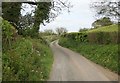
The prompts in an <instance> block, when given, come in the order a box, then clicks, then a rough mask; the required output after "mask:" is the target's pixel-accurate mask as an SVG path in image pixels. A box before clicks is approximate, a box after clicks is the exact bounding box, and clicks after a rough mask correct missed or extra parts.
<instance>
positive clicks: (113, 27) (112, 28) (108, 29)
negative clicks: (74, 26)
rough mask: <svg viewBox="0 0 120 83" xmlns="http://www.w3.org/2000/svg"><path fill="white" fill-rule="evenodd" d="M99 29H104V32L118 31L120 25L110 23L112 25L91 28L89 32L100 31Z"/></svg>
mask: <svg viewBox="0 0 120 83" xmlns="http://www.w3.org/2000/svg"><path fill="white" fill-rule="evenodd" d="M98 31H102V32H114V31H118V25H117V24H114V25H110V26H104V27H100V28H96V29H92V30H89V31H87V32H88V33H89V32H98Z"/></svg>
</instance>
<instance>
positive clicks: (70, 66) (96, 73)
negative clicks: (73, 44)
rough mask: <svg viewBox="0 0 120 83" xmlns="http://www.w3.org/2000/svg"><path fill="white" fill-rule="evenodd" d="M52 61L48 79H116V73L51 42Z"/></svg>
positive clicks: (56, 42)
mask: <svg viewBox="0 0 120 83" xmlns="http://www.w3.org/2000/svg"><path fill="white" fill-rule="evenodd" d="M50 46H51V48H52V51H53V53H54V63H53V67H52V71H51V74H50V79H49V81H118V75H117V74H115V73H113V72H111V71H109V70H108V69H105V68H103V67H101V66H99V65H97V64H95V63H93V62H91V61H90V60H88V59H86V58H85V57H83V56H81V55H80V54H78V53H76V52H74V51H71V50H69V49H67V48H64V47H61V46H59V45H58V41H54V42H52V43H51V45H50Z"/></svg>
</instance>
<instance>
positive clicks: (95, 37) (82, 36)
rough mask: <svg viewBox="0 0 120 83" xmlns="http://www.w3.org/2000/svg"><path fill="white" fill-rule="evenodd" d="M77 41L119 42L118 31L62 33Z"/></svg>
mask: <svg viewBox="0 0 120 83" xmlns="http://www.w3.org/2000/svg"><path fill="white" fill-rule="evenodd" d="M62 37H66V38H69V39H72V40H76V41H78V42H89V43H96V44H110V43H114V44H115V43H120V39H119V38H120V35H118V32H91V33H67V34H64V35H62Z"/></svg>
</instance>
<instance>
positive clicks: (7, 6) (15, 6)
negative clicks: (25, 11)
mask: <svg viewBox="0 0 120 83" xmlns="http://www.w3.org/2000/svg"><path fill="white" fill-rule="evenodd" d="M20 11H21V3H19V2H2V17H3V18H4V19H5V20H8V21H9V22H11V24H12V25H13V26H15V27H16V28H17V29H18V27H17V25H18V21H19V16H20Z"/></svg>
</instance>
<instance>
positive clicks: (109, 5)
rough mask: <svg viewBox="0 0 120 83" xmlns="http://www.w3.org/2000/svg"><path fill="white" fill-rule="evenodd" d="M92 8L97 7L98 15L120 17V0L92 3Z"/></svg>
mask: <svg viewBox="0 0 120 83" xmlns="http://www.w3.org/2000/svg"><path fill="white" fill-rule="evenodd" d="M91 8H93V9H95V11H96V15H98V16H107V17H114V18H115V19H119V16H120V10H119V8H120V1H119V0H118V1H117V0H116V1H114V2H113V1H111V0H102V1H96V2H93V3H92V4H91Z"/></svg>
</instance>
